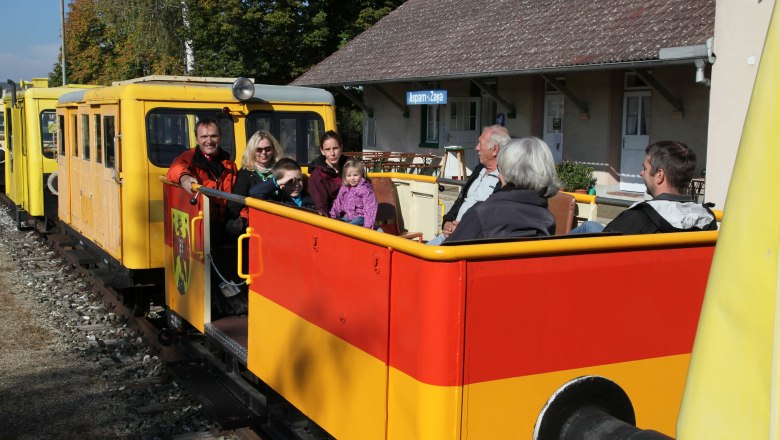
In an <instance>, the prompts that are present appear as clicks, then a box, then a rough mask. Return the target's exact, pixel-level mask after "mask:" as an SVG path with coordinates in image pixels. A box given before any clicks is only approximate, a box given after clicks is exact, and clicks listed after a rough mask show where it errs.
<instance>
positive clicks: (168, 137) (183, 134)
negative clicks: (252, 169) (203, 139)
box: [146, 109, 236, 168]
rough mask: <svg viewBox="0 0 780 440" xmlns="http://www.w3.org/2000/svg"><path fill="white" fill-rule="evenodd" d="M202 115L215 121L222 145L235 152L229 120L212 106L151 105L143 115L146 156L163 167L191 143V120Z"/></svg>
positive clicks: (193, 134)
mask: <svg viewBox="0 0 780 440" xmlns="http://www.w3.org/2000/svg"><path fill="white" fill-rule="evenodd" d="M202 118H213V119H216V120H217V121H219V128H220V137H221V142H222V145H221V146H222V149H223V150H225V151H226V152H227V153H228V154H230V158H231V159H235V156H236V141H235V135H234V131H233V121H232V119H231V118H230V116H228V115H225V114H224V113H222V112H221V111H220V110H217V109H214V110H210V109H155V110H152V111H151V112H149V113H148V114H147V115H146V145H147V152H148V155H149V160H150V161H151V162H152V163H153V164H154V165H156V166H158V167H162V168H167V167H169V166H171V163H173V160H174V159H176V157H177V156H178V155H179V154H181V153H182V152H184V151H186V150H188V149H190V148H193V147H195V146H196V145H197V144H196V140H195V124H196V123H197V121H199V120H200V119H202Z"/></svg>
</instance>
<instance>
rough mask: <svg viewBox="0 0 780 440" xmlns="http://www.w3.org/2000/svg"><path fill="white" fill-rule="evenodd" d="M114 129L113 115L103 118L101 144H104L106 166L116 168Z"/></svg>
mask: <svg viewBox="0 0 780 440" xmlns="http://www.w3.org/2000/svg"><path fill="white" fill-rule="evenodd" d="M115 130H116V129H115V128H114V116H106V117H104V118H103V136H104V137H103V144H104V145H105V146H106V163H105V165H106V168H113V169H116V159H115V155H116V141H115V139H116V134H115V133H116V131H115Z"/></svg>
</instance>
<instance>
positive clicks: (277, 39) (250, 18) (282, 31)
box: [49, 0, 405, 147]
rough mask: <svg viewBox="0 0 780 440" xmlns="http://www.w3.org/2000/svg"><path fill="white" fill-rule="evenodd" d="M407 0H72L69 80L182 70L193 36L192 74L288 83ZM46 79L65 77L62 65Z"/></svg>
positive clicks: (344, 111)
mask: <svg viewBox="0 0 780 440" xmlns="http://www.w3.org/2000/svg"><path fill="white" fill-rule="evenodd" d="M404 1H405V0H384V1H368V0H122V1H117V0H72V1H71V2H70V4H69V7H68V13H67V17H66V19H65V56H66V62H67V65H66V68H67V81H68V82H69V83H81V84H110V83H111V82H112V81H120V80H125V79H129V78H136V77H140V76H147V75H182V74H184V72H185V67H186V66H185V46H186V44H187V43H189V44H190V47H191V48H192V52H193V57H194V64H193V66H192V67H193V70H192V71H191V72H190V74H191V75H196V76H219V77H237V76H245V77H249V78H254V79H255V80H256V82H257V83H265V84H288V83H290V82H291V81H292V80H294V79H295V78H297V77H298V76H300V75H301V74H303V73H304V72H306V71H307V70H309V69H310V68H311V67H312V66H314V65H315V64H317V63H319V62H320V61H322V60H323V59H325V58H326V57H328V56H329V55H330V54H332V53H333V52H335V51H336V50H337V49H338V48H339V47H341V46H343V45H344V44H346V43H347V42H349V41H351V40H352V39H353V38H355V36H357V35H358V34H359V33H361V32H363V31H364V30H366V29H368V28H369V27H371V26H372V25H373V24H374V23H376V22H377V21H379V20H380V19H381V18H382V17H384V16H385V15H387V14H389V13H390V12H391V11H393V10H394V9H395V8H397V7H398V6H400V5H401V4H403V3H404ZM49 79H50V81H51V83H52V84H60V83H61V79H62V70H61V68H60V66H59V64H56V65H55V66H54V68H53V71H52V72H51V73H50V74H49ZM341 101H343V102H341ZM338 106H339V107H338V108H339V110H338V124H339V127H340V131H341V133H342V135H343V136H344V137H345V139H348V140H349V141H348V142H345V143H346V144H347V145H348V146H352V147H357V146H359V145H361V144H362V114H361V112H360V110H359V109H358V108H357V107H355V106H354V104H352V103H351V102H349V101H347V100H340V102H339V103H338Z"/></svg>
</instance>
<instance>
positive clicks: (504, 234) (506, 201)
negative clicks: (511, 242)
mask: <svg viewBox="0 0 780 440" xmlns="http://www.w3.org/2000/svg"><path fill="white" fill-rule="evenodd" d="M553 234H555V218H554V217H553V215H552V214H551V213H550V211H548V210H547V199H546V198H544V197H542V196H540V195H539V194H537V193H535V192H534V191H531V190H527V189H514V188H512V186H511V185H507V186H505V187H504V188H503V189H502V190H501V191H499V192H497V193H493V194H492V195H491V196H490V197H488V199H487V200H485V201H484V202H479V203H477V204H476V205H474V206H473V207H472V208H471V209H469V210H468V212H466V214H465V215H464V216H463V218H461V220H460V224H458V227H457V228H455V231H454V232H453V233H452V234H450V236H449V238H447V240H446V241H447V242H451V241H458V240H473V239H477V238H510V237H537V236H545V235H553Z"/></svg>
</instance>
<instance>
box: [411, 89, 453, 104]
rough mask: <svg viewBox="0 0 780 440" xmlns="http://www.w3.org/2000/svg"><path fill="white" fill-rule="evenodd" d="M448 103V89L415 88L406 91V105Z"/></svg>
mask: <svg viewBox="0 0 780 440" xmlns="http://www.w3.org/2000/svg"><path fill="white" fill-rule="evenodd" d="M446 103H447V91H446V90H414V91H411V92H406V105H434V104H446Z"/></svg>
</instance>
